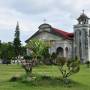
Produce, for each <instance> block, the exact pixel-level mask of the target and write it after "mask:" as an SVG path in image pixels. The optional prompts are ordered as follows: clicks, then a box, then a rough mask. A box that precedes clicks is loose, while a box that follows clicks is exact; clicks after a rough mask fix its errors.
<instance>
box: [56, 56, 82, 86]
mask: <svg viewBox="0 0 90 90" xmlns="http://www.w3.org/2000/svg"><path fill="white" fill-rule="evenodd" d="M57 59H58V61H59V62H58V65H59V70H60V72H61V73H62V76H63V80H64V83H65V84H68V83H69V79H68V77H69V76H71V75H72V74H75V73H77V72H79V70H80V65H79V64H80V61H79V60H78V59H75V60H66V59H65V58H61V57H58V58H57Z"/></svg>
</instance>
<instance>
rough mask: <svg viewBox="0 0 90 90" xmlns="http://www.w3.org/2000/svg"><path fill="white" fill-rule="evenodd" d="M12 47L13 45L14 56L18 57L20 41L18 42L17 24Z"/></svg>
mask: <svg viewBox="0 0 90 90" xmlns="http://www.w3.org/2000/svg"><path fill="white" fill-rule="evenodd" d="M13 45H14V51H15V56H16V57H18V56H19V55H20V54H21V41H20V31H19V25H18V23H17V26H16V31H15V38H14V41H13Z"/></svg>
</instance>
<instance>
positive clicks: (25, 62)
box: [22, 56, 34, 76]
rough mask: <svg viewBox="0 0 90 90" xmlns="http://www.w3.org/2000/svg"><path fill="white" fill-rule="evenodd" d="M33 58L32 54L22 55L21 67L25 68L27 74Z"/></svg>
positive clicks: (29, 71) (29, 73) (30, 70)
mask: <svg viewBox="0 0 90 90" xmlns="http://www.w3.org/2000/svg"><path fill="white" fill-rule="evenodd" d="M33 63H34V60H33V58H32V56H24V60H23V61H22V67H23V68H24V69H25V71H26V74H27V76H29V75H31V73H32V67H33Z"/></svg>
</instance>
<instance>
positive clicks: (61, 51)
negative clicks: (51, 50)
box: [56, 47, 64, 57]
mask: <svg viewBox="0 0 90 90" xmlns="http://www.w3.org/2000/svg"><path fill="white" fill-rule="evenodd" d="M56 53H57V55H58V56H60V57H63V55H64V54H63V48H62V47H58V48H57V50H56Z"/></svg>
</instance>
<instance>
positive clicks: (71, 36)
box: [52, 28, 74, 39]
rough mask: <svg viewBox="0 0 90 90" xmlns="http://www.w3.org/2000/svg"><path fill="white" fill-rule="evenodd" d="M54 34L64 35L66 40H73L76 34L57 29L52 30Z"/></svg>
mask: <svg viewBox="0 0 90 90" xmlns="http://www.w3.org/2000/svg"><path fill="white" fill-rule="evenodd" d="M52 32H53V33H56V34H58V35H60V36H61V35H62V36H63V37H64V38H65V39H71V38H73V36H74V33H69V32H65V31H63V30H59V29H56V28H52Z"/></svg>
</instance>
